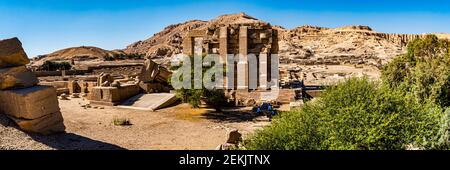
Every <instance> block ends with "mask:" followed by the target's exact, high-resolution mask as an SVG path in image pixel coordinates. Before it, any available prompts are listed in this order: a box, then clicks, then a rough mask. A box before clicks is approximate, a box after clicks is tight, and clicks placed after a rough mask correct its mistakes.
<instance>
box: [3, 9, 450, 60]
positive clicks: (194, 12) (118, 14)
mask: <svg viewBox="0 0 450 170" xmlns="http://www.w3.org/2000/svg"><path fill="white" fill-rule="evenodd" d="M238 12H245V13H247V14H249V15H251V16H253V17H256V18H259V19H262V20H265V21H268V22H270V23H271V24H273V25H281V26H283V27H285V28H295V27H297V26H301V25H317V26H325V27H337V26H343V25H368V26H370V27H372V28H373V29H375V30H376V31H379V32H390V33H429V32H450V1H447V0H427V1H416V0H409V1H392V2H391V1H389V0H366V1H363V0H359V1H358V0H347V1H327V0H320V1H312V0H309V1H301V0H296V1H294V0H286V1H276V0H210V1H206V0H196V1H189V0H184V1H182V0H172V1H150V0H26V1H25V0H22V1H20V0H0V39H4V38H9V37H19V39H20V40H21V41H22V43H23V46H24V48H25V50H26V51H27V53H28V55H29V57H33V56H36V55H39V54H46V53H50V52H53V51H55V50H58V49H62V48H67V47H73V46H81V45H86V46H97V47H101V48H104V49H123V48H125V46H126V45H129V44H130V43H132V42H135V41H138V40H143V39H146V38H148V37H150V36H152V35H153V34H154V33H157V32H159V31H161V30H162V29H163V28H164V27H165V26H168V25H170V24H175V23H179V22H184V21H187V20H191V19H201V20H210V19H213V18H215V17H216V16H219V15H222V14H226V13H238Z"/></svg>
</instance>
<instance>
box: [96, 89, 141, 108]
mask: <svg viewBox="0 0 450 170" xmlns="http://www.w3.org/2000/svg"><path fill="white" fill-rule="evenodd" d="M139 93H140V88H139V86H137V85H134V84H129V85H128V84H127V85H121V86H120V87H93V88H92V91H91V93H89V97H88V98H89V100H90V103H91V104H97V105H107V106H115V105H118V104H120V103H121V102H122V101H124V100H127V99H129V98H131V97H133V96H136V95H138V94H139Z"/></svg>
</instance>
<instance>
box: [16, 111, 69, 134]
mask: <svg viewBox="0 0 450 170" xmlns="http://www.w3.org/2000/svg"><path fill="white" fill-rule="evenodd" d="M9 117H10V118H11V119H12V120H13V121H14V122H16V124H17V125H18V126H19V128H20V129H22V130H24V131H27V132H33V133H39V134H44V135H49V134H53V133H58V132H64V130H65V126H64V119H63V117H62V115H61V112H55V113H51V114H48V115H45V116H43V117H39V118H36V119H20V118H16V117H14V116H9Z"/></svg>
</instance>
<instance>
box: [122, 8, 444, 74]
mask: <svg viewBox="0 0 450 170" xmlns="http://www.w3.org/2000/svg"><path fill="white" fill-rule="evenodd" d="M239 22H245V23H258V22H264V21H261V20H258V19H256V18H253V17H250V16H248V15H246V14H244V13H239V14H228V15H222V16H219V17H217V18H216V19H213V20H211V21H199V20H193V21H188V22H185V23H182V24H176V25H171V26H168V27H166V28H165V29H164V30H163V31H161V32H159V33H157V34H155V35H154V36H152V37H150V38H149V39H146V40H143V41H138V42H136V43H133V44H131V45H129V46H128V47H127V48H126V49H124V51H125V52H126V53H139V54H145V55H146V56H147V57H149V58H152V59H154V60H155V61H156V62H158V63H163V64H167V63H168V61H169V60H168V59H169V58H170V56H172V55H173V54H177V53H180V52H181V50H182V42H181V41H182V39H183V37H184V36H186V35H187V33H188V32H189V31H191V30H194V29H206V28H208V27H210V26H213V25H227V24H232V23H239ZM273 28H274V29H277V30H279V39H280V42H279V45H280V51H279V55H280V58H281V62H282V63H298V64H306V65H309V64H368V65H376V66H380V65H382V64H383V63H386V62H387V61H389V60H390V59H391V58H392V57H395V56H397V55H399V54H402V53H404V52H405V49H406V48H405V47H406V44H407V43H408V42H409V41H411V40H413V39H415V38H420V37H423V36H425V35H424V34H420V35H419V34H386V33H379V32H376V31H374V30H372V29H371V28H370V27H368V26H345V27H339V28H323V27H315V26H301V27H297V28H295V29H292V30H289V29H284V28H282V27H280V26H273ZM446 36H448V34H440V35H439V37H442V38H444V37H446Z"/></svg>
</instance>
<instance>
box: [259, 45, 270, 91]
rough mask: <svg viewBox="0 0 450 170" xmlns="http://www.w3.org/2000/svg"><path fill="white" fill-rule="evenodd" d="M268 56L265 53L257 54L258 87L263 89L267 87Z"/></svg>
mask: <svg viewBox="0 0 450 170" xmlns="http://www.w3.org/2000/svg"><path fill="white" fill-rule="evenodd" d="M267 61H268V58H267V53H260V54H259V87H260V88H261V89H263V90H266V89H267V78H268V72H269V71H270V70H268V69H267V68H268V66H267V64H268V62H267Z"/></svg>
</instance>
